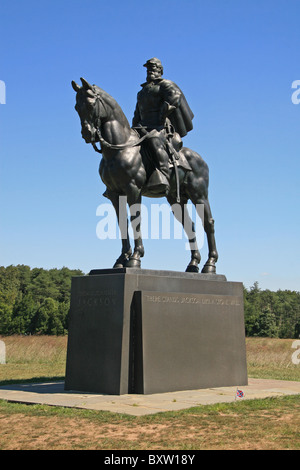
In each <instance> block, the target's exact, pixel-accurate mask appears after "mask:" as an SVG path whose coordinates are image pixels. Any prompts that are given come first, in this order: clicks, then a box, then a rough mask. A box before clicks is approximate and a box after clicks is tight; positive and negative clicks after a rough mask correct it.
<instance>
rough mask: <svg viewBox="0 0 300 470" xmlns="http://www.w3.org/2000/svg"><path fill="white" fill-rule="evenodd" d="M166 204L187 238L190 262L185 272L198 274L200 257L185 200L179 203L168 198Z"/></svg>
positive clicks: (192, 223) (193, 227)
mask: <svg viewBox="0 0 300 470" xmlns="http://www.w3.org/2000/svg"><path fill="white" fill-rule="evenodd" d="M167 199H168V202H169V204H170V205H171V207H172V212H173V214H174V216H175V218H176V219H177V220H178V221H179V222H180V223H181V224H182V226H183V228H184V231H185V233H186V235H187V237H188V240H189V244H190V248H191V261H190V262H189V264H188V266H187V268H186V270H185V271H186V272H190V273H198V272H199V267H198V264H199V263H200V260H201V256H200V252H199V249H198V245H197V240H196V232H195V225H194V222H193V221H192V220H191V218H190V215H189V212H188V210H187V206H186V204H187V200H182V201H181V202H180V203H177V202H176V199H173V198H170V197H168V198H167Z"/></svg>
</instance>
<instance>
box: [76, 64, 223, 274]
mask: <svg viewBox="0 0 300 470" xmlns="http://www.w3.org/2000/svg"><path fill="white" fill-rule="evenodd" d="M144 66H145V67H146V69H147V79H146V82H145V83H143V84H142V85H141V87H142V89H141V90H140V91H139V93H138V95H137V104H136V108H135V112H134V116H133V120H132V125H131V126H130V124H129V122H128V120H127V118H126V116H125V115H124V113H123V111H122V109H121V107H120V106H119V104H118V103H117V102H116V100H115V99H114V98H112V97H111V96H110V95H109V94H108V93H106V92H105V91H104V90H102V89H101V88H99V87H98V86H96V85H90V84H89V83H88V82H87V81H86V80H85V79H83V78H81V79H80V80H81V82H82V86H79V85H78V84H77V83H76V82H74V81H72V86H73V89H74V90H75V92H76V105H75V109H76V111H77V112H78V114H79V117H80V121H81V134H82V137H83V139H84V140H85V142H86V143H91V144H92V145H93V147H94V149H95V151H96V152H99V153H101V154H102V159H101V162H100V167H99V174H100V177H101V179H102V181H103V183H104V184H105V186H106V191H105V193H104V196H106V197H107V198H108V199H109V200H110V201H111V202H112V204H113V206H114V208H115V210H116V215H117V218H118V221H119V225H120V218H121V216H122V214H120V204H119V198H120V196H126V198H127V204H128V207H129V211H130V221H131V223H132V229H133V234H134V250H133V252H132V249H131V244H130V239H129V235H128V222H127V226H126V231H125V233H122V252H121V255H120V256H119V258H118V259H117V260H116V262H115V264H114V266H113V267H114V268H123V267H129V268H140V267H141V258H142V257H143V256H144V246H143V240H142V234H141V220H140V218H141V210H139V209H140V206H141V199H142V196H146V197H152V198H157V197H166V198H167V201H168V202H169V204H170V205H171V208H172V211H173V213H174V216H175V217H176V219H177V220H179V221H180V222H181V223H182V225H183V228H184V230H185V232H186V235H187V237H188V239H189V242H190V249H191V260H190V262H189V264H188V266H187V268H186V272H196V273H197V272H199V267H198V265H199V263H200V260H201V256H200V252H199V249H198V246H197V240H196V232H195V226H194V224H193V222H192V221H191V219H190V216H189V213H188V210H187V203H188V201H191V202H192V203H193V204H194V205H195V207H196V210H198V211H199V205H200V204H202V205H203V206H204V230H205V233H206V236H207V243H208V259H207V261H206V263H205V264H204V266H203V269H202V271H201V272H202V273H212V274H213V273H215V272H216V266H215V265H216V262H217V259H218V253H217V249H216V242H215V230H214V219H213V217H212V214H211V209H210V205H209V201H208V182H209V170H208V166H207V164H206V163H205V161H204V160H203V159H202V157H201V156H200V155H199V154H198V153H196V152H195V151H193V150H190V149H189V148H186V147H183V144H182V137H184V136H185V135H186V134H187V133H188V132H189V131H191V130H192V129H193V124H192V119H193V117H194V115H193V113H192V111H191V109H190V107H189V105H188V103H187V100H186V98H185V96H184V94H183V93H182V91H181V89H180V88H179V87H178V86H177V85H176V84H175V83H174V82H172V81H170V80H166V79H164V78H162V75H163V67H162V64H161V61H160V60H159V59H157V58H152V59H149V60H148V61H147V62H146V63H145V64H144ZM97 143H98V144H99V145H100V148H98V147H97V145H96V144H97ZM199 216H200V214H199Z"/></svg>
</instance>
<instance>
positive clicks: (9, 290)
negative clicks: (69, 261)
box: [0, 265, 84, 335]
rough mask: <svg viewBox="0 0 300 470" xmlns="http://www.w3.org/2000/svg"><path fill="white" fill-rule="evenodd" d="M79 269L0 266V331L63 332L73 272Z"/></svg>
mask: <svg viewBox="0 0 300 470" xmlns="http://www.w3.org/2000/svg"><path fill="white" fill-rule="evenodd" d="M79 275H84V273H83V272H82V271H80V270H77V269H76V270H71V269H68V268H65V267H64V268H62V269H49V270H46V269H43V268H33V269H31V268H30V267H29V266H25V265H18V266H8V267H3V266H0V334H1V335H13V334H21V335H30V334H44V335H64V334H67V332H68V313H69V309H70V291H71V279H72V276H79Z"/></svg>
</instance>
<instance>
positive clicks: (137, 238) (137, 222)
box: [126, 191, 144, 268]
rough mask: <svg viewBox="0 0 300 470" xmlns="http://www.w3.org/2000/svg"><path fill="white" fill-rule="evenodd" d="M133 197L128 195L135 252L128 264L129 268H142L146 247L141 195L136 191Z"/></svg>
mask: <svg viewBox="0 0 300 470" xmlns="http://www.w3.org/2000/svg"><path fill="white" fill-rule="evenodd" d="M133 193H134V194H133V195H131V196H130V195H128V205H129V210H130V221H131V226H132V230H133V235H134V251H133V254H132V255H131V256H130V258H129V260H128V261H127V263H126V267H128V268H140V267H141V258H142V257H143V256H144V246H143V240H142V235H141V200H142V197H141V193H140V192H137V191H134V192H133Z"/></svg>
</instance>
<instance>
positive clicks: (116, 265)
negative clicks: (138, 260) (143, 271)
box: [113, 263, 124, 269]
mask: <svg viewBox="0 0 300 470" xmlns="http://www.w3.org/2000/svg"><path fill="white" fill-rule="evenodd" d="M118 268H124V265H123V264H121V263H115V264H114V265H113V269H118Z"/></svg>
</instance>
